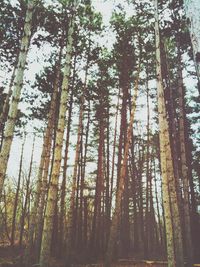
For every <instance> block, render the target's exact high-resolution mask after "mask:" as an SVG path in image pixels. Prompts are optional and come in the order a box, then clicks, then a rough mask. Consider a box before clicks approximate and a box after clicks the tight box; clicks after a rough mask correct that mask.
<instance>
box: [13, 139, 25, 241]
mask: <svg viewBox="0 0 200 267" xmlns="http://www.w3.org/2000/svg"><path fill="white" fill-rule="evenodd" d="M25 141H26V134H25V136H24V141H23V143H22V150H21V157H20V164H19V174H18V182H17V191H16V194H15V202H14V210H13V215H12V232H11V246H13V245H14V243H15V227H16V214H17V206H18V198H19V190H20V185H21V176H22V163H23V156H24V145H25Z"/></svg>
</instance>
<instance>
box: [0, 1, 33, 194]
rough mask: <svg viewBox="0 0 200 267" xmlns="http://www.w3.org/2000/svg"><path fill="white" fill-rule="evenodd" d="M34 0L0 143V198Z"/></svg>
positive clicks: (28, 41)
mask: <svg viewBox="0 0 200 267" xmlns="http://www.w3.org/2000/svg"><path fill="white" fill-rule="evenodd" d="M35 1H36V0H29V1H28V4H27V11H26V18H25V24H24V33H23V37H22V41H21V48H20V52H19V58H18V64H17V69H16V72H15V77H14V81H13V89H12V91H13V93H12V99H11V103H10V107H9V112H8V120H7V122H6V126H5V131H4V140H3V143H2V149H1V153H0V198H1V194H2V189H3V184H4V178H5V174H6V170H7V164H8V159H9V154H10V148H11V144H12V140H13V135H14V130H15V122H16V119H17V113H18V104H19V101H20V95H21V89H22V84H23V77H24V69H25V64H26V58H27V54H28V48H29V45H30V39H31V25H32V17H33V10H34V6H35Z"/></svg>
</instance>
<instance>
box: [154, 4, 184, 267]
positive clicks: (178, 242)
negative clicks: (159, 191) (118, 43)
mask: <svg viewBox="0 0 200 267" xmlns="http://www.w3.org/2000/svg"><path fill="white" fill-rule="evenodd" d="M154 4H155V41H156V61H157V63H156V74H157V94H158V115H159V130H160V132H159V138H160V158H161V171H162V188H163V199H164V209H165V223H166V236H167V256H168V266H169V267H172V266H173V267H174V266H178V267H179V266H184V258H183V244H182V230H181V222H180V214H179V209H178V203H177V194H176V185H175V178H174V171H173V163H172V155H171V148H170V140H169V127H168V123H167V117H166V108H165V101H164V88H163V83H162V71H161V54H160V33H159V17H158V2H157V0H155V1H154Z"/></svg>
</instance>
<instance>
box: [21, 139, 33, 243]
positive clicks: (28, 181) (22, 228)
mask: <svg viewBox="0 0 200 267" xmlns="http://www.w3.org/2000/svg"><path fill="white" fill-rule="evenodd" d="M34 147H35V136H34V138H33V146H32V152H31V161H30V166H29V173H28V177H27V185H26V196H25V203H24V208H23V210H22V216H21V230H20V238H19V245H20V247H21V246H22V242H23V234H24V224H25V217H26V212H27V204H28V198H29V197H30V189H29V186H30V180H31V173H32V167H33V153H34Z"/></svg>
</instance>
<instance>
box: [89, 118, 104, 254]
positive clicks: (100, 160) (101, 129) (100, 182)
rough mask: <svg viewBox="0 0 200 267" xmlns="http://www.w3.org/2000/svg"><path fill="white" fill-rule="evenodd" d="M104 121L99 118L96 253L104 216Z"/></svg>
mask: <svg viewBox="0 0 200 267" xmlns="http://www.w3.org/2000/svg"><path fill="white" fill-rule="evenodd" d="M104 131H105V130H104V121H103V119H102V118H100V120H99V145H98V167H97V178H96V189H95V202H94V216H93V221H92V236H91V249H92V251H93V252H94V255H95V256H96V255H97V252H98V251H99V249H100V246H99V244H100V240H99V239H100V238H101V237H100V224H101V216H102V212H101V211H102V197H103V185H104V172H103V158H104V157H103V147H104V138H105V136H104Z"/></svg>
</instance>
